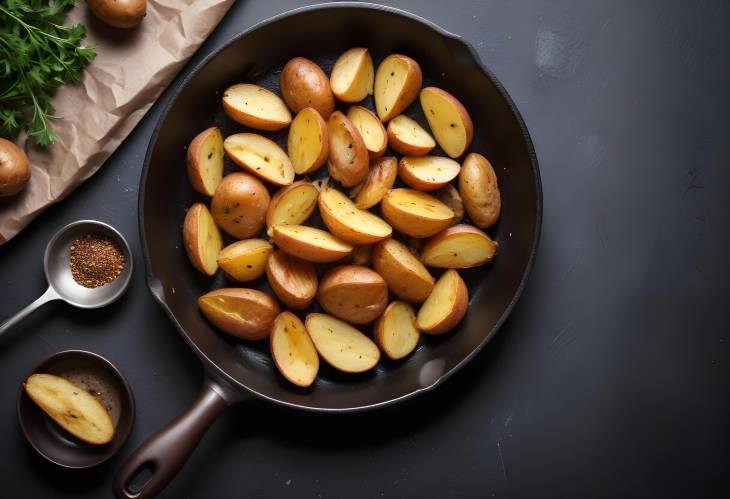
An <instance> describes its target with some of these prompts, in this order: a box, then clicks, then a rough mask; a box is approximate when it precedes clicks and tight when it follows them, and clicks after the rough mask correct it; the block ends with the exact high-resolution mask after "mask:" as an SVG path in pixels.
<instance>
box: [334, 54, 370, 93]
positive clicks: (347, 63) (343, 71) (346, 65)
mask: <svg viewBox="0 0 730 499" xmlns="http://www.w3.org/2000/svg"><path fill="white" fill-rule="evenodd" d="M374 80H375V69H374V67H373V58H372V57H371V56H370V52H368V49H366V48H363V47H355V48H351V49H350V50H348V51H346V52H345V53H344V54H342V55H341V56H340V57H338V58H337V61H336V62H335V65H334V67H333V68H332V73H331V74H330V87H332V93H333V94H335V97H337V98H338V99H339V100H341V101H342V102H360V101H361V100H363V99H364V98H365V97H367V96H368V95H370V94H372V93H373V82H374Z"/></svg>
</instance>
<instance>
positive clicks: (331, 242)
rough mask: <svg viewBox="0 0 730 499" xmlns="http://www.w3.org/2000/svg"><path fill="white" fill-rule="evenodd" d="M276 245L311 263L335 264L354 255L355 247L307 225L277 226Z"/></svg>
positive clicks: (275, 227)
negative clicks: (351, 254)
mask: <svg viewBox="0 0 730 499" xmlns="http://www.w3.org/2000/svg"><path fill="white" fill-rule="evenodd" d="M274 243H276V245H277V246H278V247H279V248H281V249H282V250H284V251H285V252H287V253H289V254H290V255H292V256H296V257H298V258H301V259H303V260H307V261H309V262H318V263H324V262H334V261H336V260H340V259H341V258H344V257H346V256H348V255H349V254H350V253H352V250H353V247H352V245H351V244H348V243H346V242H345V241H343V240H342V239H340V238H338V237H336V236H333V235H332V234H330V233H329V232H326V231H323V230H320V229H315V228H314V227H308V226H306V225H275V226H274Z"/></svg>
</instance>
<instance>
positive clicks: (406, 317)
mask: <svg viewBox="0 0 730 499" xmlns="http://www.w3.org/2000/svg"><path fill="white" fill-rule="evenodd" d="M375 329H376V331H375V341H376V342H377V343H378V346H380V348H381V350H383V352H384V353H385V355H387V356H388V357H390V358H391V359H393V360H398V359H402V358H403V357H405V356H406V355H408V354H410V353H411V352H413V350H415V349H416V346H417V345H418V340H419V339H420V337H421V332H420V331H419V330H418V327H416V314H415V313H414V312H413V307H411V306H410V305H409V304H408V303H405V302H402V301H394V302H393V303H391V304H390V305H388V308H386V309H385V312H383V315H382V317H381V318H380V319H379V320H378V323H377V324H376V327H375Z"/></svg>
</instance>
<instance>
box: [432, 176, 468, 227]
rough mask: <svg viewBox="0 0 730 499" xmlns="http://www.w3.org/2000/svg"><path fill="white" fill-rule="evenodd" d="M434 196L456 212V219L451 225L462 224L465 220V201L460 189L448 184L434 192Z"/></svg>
mask: <svg viewBox="0 0 730 499" xmlns="http://www.w3.org/2000/svg"><path fill="white" fill-rule="evenodd" d="M433 195H434V196H435V197H436V199H438V200H439V201H441V202H442V203H444V204H445V205H446V206H448V207H449V208H450V209H451V211H453V212H454V219H453V220H452V221H451V225H456V224H458V223H460V222H461V220H462V219H463V218H464V201H463V200H462V199H461V195H460V194H459V191H458V189H457V188H456V187H454V186H453V185H451V184H446V185H445V186H443V187H442V188H441V189H439V190H437V191H436V192H434V193H433Z"/></svg>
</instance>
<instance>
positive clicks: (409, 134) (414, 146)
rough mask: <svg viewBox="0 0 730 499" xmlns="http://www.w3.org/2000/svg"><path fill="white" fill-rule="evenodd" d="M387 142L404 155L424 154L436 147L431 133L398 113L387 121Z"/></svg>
mask: <svg viewBox="0 0 730 499" xmlns="http://www.w3.org/2000/svg"><path fill="white" fill-rule="evenodd" d="M388 144H389V145H390V147H391V148H392V149H393V150H394V151H395V152H398V153H400V154H403V155H404V156H425V155H426V154H428V153H429V152H431V149H433V148H434V147H436V141H435V140H433V137H431V134H430V133H428V132H427V131H426V130H424V129H423V127H421V125H419V124H418V122H417V121H416V120H412V119H411V118H409V117H408V116H406V115H405V114H399V115H398V116H396V117H395V118H393V119H392V120H390V122H389V123H388Z"/></svg>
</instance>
